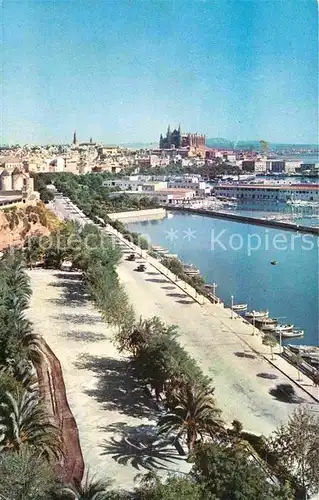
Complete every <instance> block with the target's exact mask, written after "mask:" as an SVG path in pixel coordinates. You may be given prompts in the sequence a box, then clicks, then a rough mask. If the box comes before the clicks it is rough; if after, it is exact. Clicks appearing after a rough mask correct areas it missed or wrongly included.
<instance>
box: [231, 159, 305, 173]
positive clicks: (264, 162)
mask: <svg viewBox="0 0 319 500" xmlns="http://www.w3.org/2000/svg"><path fill="white" fill-rule="evenodd" d="M299 166H300V161H296V160H285V159H280V160H278V159H266V158H249V159H247V158H246V159H244V160H242V161H241V168H242V170H243V171H244V172H255V173H262V172H269V173H273V174H288V175H291V174H294V173H295V172H296V171H298V168H299Z"/></svg>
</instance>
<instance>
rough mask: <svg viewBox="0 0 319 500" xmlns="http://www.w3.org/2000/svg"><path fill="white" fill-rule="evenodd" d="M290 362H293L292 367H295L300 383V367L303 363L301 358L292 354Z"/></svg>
mask: <svg viewBox="0 0 319 500" xmlns="http://www.w3.org/2000/svg"><path fill="white" fill-rule="evenodd" d="M290 360H291V361H292V362H293V364H294V365H296V368H297V372H298V382H300V381H301V377H300V375H301V373H300V365H301V364H302V363H303V359H302V356H300V354H297V353H293V354H292V355H291V357H290Z"/></svg>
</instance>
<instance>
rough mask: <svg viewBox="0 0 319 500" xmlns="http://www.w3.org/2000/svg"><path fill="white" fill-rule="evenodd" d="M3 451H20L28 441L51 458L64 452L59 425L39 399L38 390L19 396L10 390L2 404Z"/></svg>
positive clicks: (1, 438) (1, 440)
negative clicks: (62, 450) (51, 420)
mask: <svg viewBox="0 0 319 500" xmlns="http://www.w3.org/2000/svg"><path fill="white" fill-rule="evenodd" d="M0 430H1V434H0V451H20V450H21V449H22V447H23V446H24V445H26V444H28V446H30V447H31V448H32V449H35V450H37V452H38V453H40V454H41V455H44V456H46V457H48V458H50V457H52V455H55V456H58V455H59V453H60V442H59V433H58V429H57V428H56V427H55V426H54V425H53V424H52V423H51V422H50V420H49V417H48V415H47V413H46V411H45V409H44V407H43V406H42V404H41V401H40V400H39V397H38V393H37V391H34V390H32V391H29V390H27V389H26V390H25V391H24V392H23V393H22V394H17V395H16V397H15V396H14V395H13V394H12V393H10V392H6V394H5V395H4V397H3V402H2V403H1V405H0Z"/></svg>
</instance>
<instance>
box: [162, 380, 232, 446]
mask: <svg viewBox="0 0 319 500" xmlns="http://www.w3.org/2000/svg"><path fill="white" fill-rule="evenodd" d="M212 392H213V391H212V389H210V391H208V389H207V388H204V389H203V388H201V387H196V386H194V387H193V386H191V385H190V384H186V385H184V386H182V387H181V389H180V391H179V392H178V393H177V394H175V406H174V407H173V408H170V410H169V411H168V412H167V413H166V415H164V416H163V417H161V418H160V419H159V422H158V424H157V425H158V427H159V434H169V433H170V432H175V433H176V439H178V438H180V437H182V436H186V442H187V447H188V451H189V452H190V453H191V452H192V451H193V449H194V445H195V443H196V440H197V438H198V436H200V438H201V439H203V437H204V436H211V437H212V436H213V435H214V434H216V432H217V431H220V430H222V427H223V423H222V421H221V419H220V410H219V409H218V408H216V406H215V400H214V398H213V396H212Z"/></svg>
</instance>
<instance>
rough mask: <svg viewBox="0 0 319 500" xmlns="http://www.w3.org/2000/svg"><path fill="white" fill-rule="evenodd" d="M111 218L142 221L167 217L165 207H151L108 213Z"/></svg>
mask: <svg viewBox="0 0 319 500" xmlns="http://www.w3.org/2000/svg"><path fill="white" fill-rule="evenodd" d="M108 216H109V217H110V219H112V220H119V221H125V222H126V223H130V222H142V221H146V220H156V219H164V217H166V209H165V208H150V209H148V210H131V211H129V212H115V213H112V214H108Z"/></svg>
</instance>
